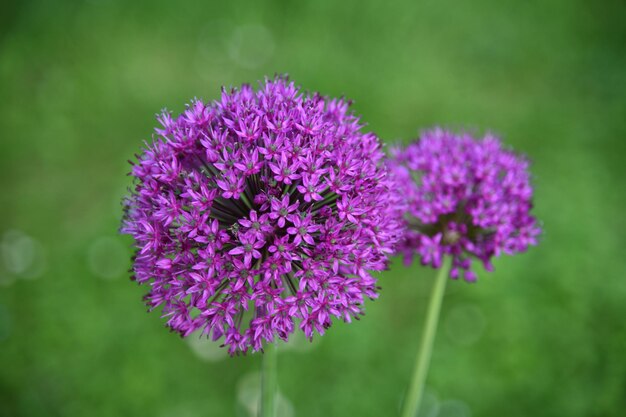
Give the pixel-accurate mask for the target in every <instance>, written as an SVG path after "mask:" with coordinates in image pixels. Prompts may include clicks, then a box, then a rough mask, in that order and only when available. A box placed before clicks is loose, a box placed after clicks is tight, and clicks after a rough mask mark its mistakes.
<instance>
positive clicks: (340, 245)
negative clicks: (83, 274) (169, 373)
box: [122, 78, 402, 354]
mask: <svg viewBox="0 0 626 417" xmlns="http://www.w3.org/2000/svg"><path fill="white" fill-rule="evenodd" d="M348 106H349V103H348V102H346V101H343V100H329V99H327V98H325V97H322V96H319V95H317V94H314V95H306V94H303V93H301V92H300V90H299V89H298V88H297V87H296V86H294V84H293V83H291V82H288V81H287V80H286V79H284V78H276V79H274V80H266V81H265V82H264V83H262V84H261V86H260V89H259V90H258V91H254V90H253V89H252V88H251V87H250V86H248V85H244V86H242V87H241V89H239V90H236V89H233V90H231V91H223V92H222V97H221V100H219V101H215V102H213V103H209V104H204V103H203V102H201V101H199V100H196V101H194V102H192V103H191V104H190V105H189V106H188V108H187V110H186V111H185V112H184V113H183V114H182V115H180V116H179V117H177V118H173V117H172V116H171V115H170V114H169V113H167V112H164V113H163V114H161V115H160V116H159V121H160V124H161V125H162V127H161V128H159V129H157V130H156V133H157V135H158V137H157V138H156V139H155V140H154V142H153V143H152V144H147V145H146V148H145V149H144V150H143V152H142V153H141V155H139V156H138V160H137V162H136V163H135V164H134V166H133V169H132V175H133V176H134V177H135V188H134V190H133V191H132V192H131V195H130V196H129V197H128V198H127V199H126V201H125V206H126V215H125V218H124V221H123V225H122V231H123V232H124V233H127V234H130V235H132V236H133V237H134V238H135V241H136V247H137V252H136V257H135V260H134V266H133V270H134V279H135V280H136V281H137V282H139V283H140V284H148V285H149V286H150V292H149V293H148V294H147V295H146V302H147V304H148V306H149V307H150V308H151V309H154V308H156V307H158V306H163V315H164V316H166V317H167V318H168V321H167V326H169V327H170V328H171V329H172V330H173V331H176V332H178V333H180V334H181V335H182V336H187V335H189V334H191V333H192V332H194V331H195V330H201V331H202V333H203V334H205V335H207V336H210V337H212V338H213V339H214V340H217V339H220V338H222V337H223V342H224V344H225V345H227V346H228V347H229V352H230V353H231V354H233V353H237V352H246V351H248V350H249V349H251V350H252V351H257V350H259V349H262V346H263V341H266V342H271V341H273V340H274V339H275V337H276V336H277V337H279V338H281V339H284V340H287V338H288V336H289V334H291V333H292V332H293V331H294V329H295V327H297V326H299V327H300V328H301V329H302V331H304V333H305V334H306V336H307V337H309V338H311V337H312V336H313V333H314V332H318V333H319V334H323V333H324V330H325V329H326V328H328V327H329V326H330V325H331V317H332V316H335V317H338V318H341V319H343V320H345V321H347V322H349V321H351V319H352V318H358V316H359V315H360V314H362V304H363V302H364V300H365V299H366V298H375V297H376V296H377V293H376V290H377V287H376V280H375V279H374V277H372V275H371V274H370V272H369V271H379V270H382V269H384V268H385V267H386V256H387V254H389V253H391V252H392V251H393V246H394V244H395V242H396V241H397V240H398V238H399V237H400V236H401V233H400V228H401V227H402V224H401V221H399V217H396V216H397V214H396V211H397V209H398V204H397V201H396V200H395V198H396V197H395V196H394V194H392V193H391V192H390V189H391V185H392V184H391V182H390V180H389V178H388V177H387V170H386V167H385V166H384V163H383V160H382V158H383V153H382V151H381V145H380V143H379V141H378V139H377V138H376V136H375V135H373V134H371V133H364V132H362V125H361V124H360V123H359V120H358V118H357V117H355V116H354V115H353V114H352V113H350V112H349V111H348Z"/></svg>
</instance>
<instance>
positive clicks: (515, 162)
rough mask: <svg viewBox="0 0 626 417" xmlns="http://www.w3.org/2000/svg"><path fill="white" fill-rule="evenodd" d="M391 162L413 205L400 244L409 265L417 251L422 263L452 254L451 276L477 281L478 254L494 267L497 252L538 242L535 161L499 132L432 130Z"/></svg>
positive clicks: (409, 206) (438, 261)
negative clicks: (505, 143) (531, 166)
mask: <svg viewBox="0 0 626 417" xmlns="http://www.w3.org/2000/svg"><path fill="white" fill-rule="evenodd" d="M388 165H389V167H390V169H391V171H392V172H393V173H394V176H395V178H396V181H397V184H398V189H399V190H400V191H401V194H402V195H403V196H404V198H405V203H406V204H407V214H406V215H405V220H406V222H407V226H408V228H407V232H406V233H405V237H404V240H403V241H402V242H401V243H400V245H399V252H400V253H402V254H404V257H405V262H406V263H407V264H410V263H411V261H412V259H413V257H414V256H415V255H417V256H418V257H419V259H420V261H421V263H422V264H423V265H430V266H432V267H434V268H439V267H440V266H441V263H442V258H443V256H452V257H453V263H452V269H451V272H450V277H451V278H458V277H460V276H462V277H463V278H464V279H465V280H466V281H468V282H474V281H476V279H477V276H476V273H475V272H474V271H472V269H471V265H472V260H473V259H474V258H475V259H478V260H480V261H481V262H482V263H483V265H484V267H485V268H486V269H487V270H488V271H491V270H492V269H493V267H492V265H491V259H492V258H493V257H494V256H495V257H497V256H499V255H500V254H501V253H506V254H514V253H517V252H524V251H525V250H526V249H527V248H528V246H530V245H535V244H536V243H537V236H538V235H539V233H540V228H539V227H538V225H537V221H536V219H535V218H534V217H533V216H532V215H531V214H530V210H531V208H532V201H531V199H532V194H533V190H532V187H531V185H530V175H529V172H528V161H527V160H526V159H524V158H522V157H520V156H518V155H516V154H515V153H513V152H511V151H509V150H506V149H503V148H502V145H501V143H500V141H499V139H498V138H496V137H495V136H492V135H486V136H485V137H484V138H483V139H481V140H475V139H474V138H472V137H471V136H470V135H469V134H461V135H455V134H453V133H451V132H448V131H445V130H442V129H435V130H432V131H427V132H425V133H423V134H422V135H421V137H420V138H419V140H417V141H415V142H413V143H412V144H410V145H409V146H407V147H406V148H404V149H399V148H398V149H394V150H392V156H391V158H389V160H388Z"/></svg>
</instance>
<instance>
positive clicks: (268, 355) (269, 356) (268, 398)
mask: <svg viewBox="0 0 626 417" xmlns="http://www.w3.org/2000/svg"><path fill="white" fill-rule="evenodd" d="M277 359H278V349H277V348H276V343H275V342H274V343H268V344H267V345H265V349H263V362H262V365H261V417H276V394H277V392H278V373H277V372H276V362H277Z"/></svg>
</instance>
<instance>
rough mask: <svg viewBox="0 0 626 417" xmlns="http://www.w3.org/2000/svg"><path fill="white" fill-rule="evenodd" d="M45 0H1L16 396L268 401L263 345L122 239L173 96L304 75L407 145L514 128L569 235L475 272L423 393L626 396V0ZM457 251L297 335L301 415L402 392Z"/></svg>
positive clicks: (1, 329)
mask: <svg viewBox="0 0 626 417" xmlns="http://www.w3.org/2000/svg"><path fill="white" fill-rule="evenodd" d="M192 3H193V2H174V1H150V2H148V1H143V2H141V1H136V2H125V1H113V0H91V1H83V2H78V1H76V2H69V1H66V2H57V1H43V0H42V1H39V2H37V1H22V2H17V1H14V2H9V3H5V4H3V6H2V12H1V17H0V185H1V187H2V188H1V191H2V192H1V193H0V242H1V248H0V250H1V256H0V415H1V416H68V417H73V416H90V417H101V416H116V417H117V416H156V417H170V416H171V417H194V416H198V417H200V416H247V415H248V413H249V412H250V411H251V410H253V408H254V404H253V402H254V395H255V390H256V389H257V387H256V386H255V384H256V383H257V381H258V379H257V375H256V374H255V372H257V371H258V369H259V365H260V356H259V355H249V356H247V357H238V358H232V359H231V358H228V357H226V356H225V354H224V352H223V350H220V349H218V348H216V346H215V345H211V344H206V343H202V342H201V341H198V340H195V339H191V340H189V341H185V340H182V339H180V338H178V337H177V336H175V335H173V334H169V333H168V332H167V331H166V330H165V329H164V328H163V321H162V320H161V319H160V318H159V316H158V314H146V312H145V307H144V306H143V304H142V302H141V296H142V294H143V293H144V289H143V288H139V287H137V286H136V285H135V284H133V283H131V282H129V281H128V273H127V272H126V270H127V269H128V267H129V265H130V264H129V257H130V253H131V250H130V243H131V241H130V238H128V237H127V236H118V235H117V228H118V225H119V218H120V215H121V208H120V203H119V202H120V199H121V198H122V196H123V195H124V193H125V189H126V187H127V186H128V185H129V184H130V180H129V178H128V177H127V176H126V175H125V174H126V173H127V172H128V171H129V165H128V164H127V162H126V160H127V159H129V158H131V157H132V155H133V153H135V152H137V151H138V149H139V148H140V146H141V143H142V141H143V140H145V139H149V138H150V135H151V132H152V129H153V127H154V126H155V121H154V114H155V113H156V112H158V111H159V110H160V109H161V108H163V107H165V106H167V107H168V108H169V109H171V110H173V111H175V112H180V111H181V110H182V109H183V108H184V103H186V102H188V101H189V100H190V99H191V98H193V97H194V96H198V97H202V98H204V99H214V98H216V97H218V95H219V88H220V86H221V85H227V86H229V85H238V84H241V83H242V82H256V80H259V79H261V78H263V76H264V75H273V74H274V73H276V72H279V73H282V72H287V73H289V74H290V76H291V77H292V79H294V80H295V81H296V82H297V83H299V84H301V85H302V86H303V87H304V88H305V89H308V90H317V91H320V92H322V93H323V94H327V95H334V96H337V95H346V96H347V97H349V98H351V99H354V100H355V104H354V109H355V111H356V112H358V113H359V114H361V115H362V116H363V120H364V121H367V123H368V129H371V130H373V131H375V132H376V133H377V134H378V135H379V136H380V137H381V138H383V140H385V141H386V142H387V143H393V142H397V141H407V140H409V139H411V138H413V137H415V136H416V135H417V132H418V131H419V130H420V129H424V128H427V127H430V126H434V125H445V126H451V127H453V128H461V127H466V128H469V129H472V130H473V131H476V132H484V131H485V130H488V129H490V130H493V131H495V132H496V133H498V134H500V135H502V137H503V139H504V141H505V142H507V143H508V144H510V145H512V146H514V147H515V148H516V149H517V150H519V151H520V152H523V153H526V154H528V155H529V156H530V158H532V160H533V162H534V164H533V173H534V176H535V185H536V214H537V216H538V217H539V218H540V219H542V221H543V225H544V228H545V234H544V235H543V236H542V239H541V244H540V246H538V247H536V248H533V249H531V250H530V251H529V252H528V253H527V254H524V255H521V256H516V257H508V258H502V259H499V260H498V261H497V262H496V269H497V270H496V272H495V273H493V274H489V275H487V274H484V273H483V274H481V277H480V281H479V283H478V284H476V285H468V284H465V283H463V282H452V283H450V285H449V287H448V289H449V292H448V294H447V297H446V299H445V302H444V307H443V312H442V321H441V325H440V328H439V333H438V339H437V341H436V345H435V353H434V357H433V363H432V368H431V374H430V377H429V380H428V391H427V398H426V403H425V407H424V410H423V413H422V414H421V416H430V417H436V416H444V417H445V416H448V417H469V416H498V417H499V416H511V417H517V416H519V417H527V416H620V415H624V414H623V413H624V410H625V409H626V328H625V327H626V326H625V319H626V260H625V255H624V251H623V248H624V244H625V243H626V232H625V230H626V227H625V226H626V224H625V216H624V207H625V203H626V196H625V194H626V193H624V191H625V190H626V187H624V185H623V181H624V174H625V173H626V172H625V169H624V162H625V161H624V158H625V156H626V141H625V140H624V139H625V135H626V101H625V99H626V47H625V45H626V24H625V23H624V22H625V21H626V5H625V3H624V2H623V1H597V2H591V1H583V0H581V1H571V0H564V1H552V0H546V1H525V2H506V1H505V2H503V1H497V0H479V1H473V2H453V1H434V0H431V1H405V2H403V3H399V2H398V3H397V4H392V3H391V2H389V3H386V2H367V3H366V2H363V1H336V0H335V1H331V0H324V1H312V2H288V1H280V2H271V3H270V2H263V1H257V2H249V3H248V4H242V3H241V4H236V3H235V2H207V1H205V2H195V3H193V4H192ZM433 276H434V272H433V271H432V270H430V269H422V268H420V267H418V266H415V267H413V268H408V269H407V268H404V267H403V266H402V265H401V262H399V260H394V262H393V265H392V270H391V271H390V272H387V273H384V274H381V275H380V283H381V285H382V287H383V291H382V294H381V297H380V299H379V300H377V301H376V302H370V303H369V304H368V305H367V315H366V316H365V318H364V319H363V320H361V321H360V322H357V323H354V324H351V325H344V324H341V323H337V324H336V325H335V326H333V328H332V329H331V330H330V331H329V332H328V333H327V335H326V336H324V337H323V338H318V339H317V341H316V342H315V343H313V344H308V343H307V342H305V341H303V340H302V339H301V338H300V339H296V340H294V341H293V342H292V343H290V344H288V345H287V346H285V349H284V350H283V352H282V353H281V356H280V358H279V360H280V379H279V382H280V389H281V392H282V396H281V416H282V417H285V416H302V417H305V416H320V417H326V416H394V415H397V414H398V407H399V405H400V402H401V399H402V396H403V392H404V389H405V387H406V384H407V381H408V377H409V373H410V368H411V367H412V365H413V360H414V356H415V349H416V347H417V344H418V342H419V335H420V331H421V326H422V322H423V318H424V313H425V307H426V301H427V295H428V293H429V290H430V287H431V283H432V279H433Z"/></svg>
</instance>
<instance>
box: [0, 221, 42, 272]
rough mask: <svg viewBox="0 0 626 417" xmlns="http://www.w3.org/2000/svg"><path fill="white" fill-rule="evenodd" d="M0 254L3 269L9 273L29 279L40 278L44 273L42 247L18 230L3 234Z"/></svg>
mask: <svg viewBox="0 0 626 417" xmlns="http://www.w3.org/2000/svg"><path fill="white" fill-rule="evenodd" d="M1 252H2V261H3V264H4V269H5V270H6V271H7V272H9V273H12V274H15V275H17V276H19V277H20V278H26V279H31V278H37V277H39V276H41V274H42V273H43V272H44V269H45V256H44V250H43V246H42V245H41V243H39V242H38V241H37V240H35V239H33V238H32V237H30V236H28V235H27V234H26V233H24V232H22V231H20V230H9V231H7V232H5V233H4V235H3V236H2V248H1ZM0 281H2V279H0ZM6 281H8V280H6Z"/></svg>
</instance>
